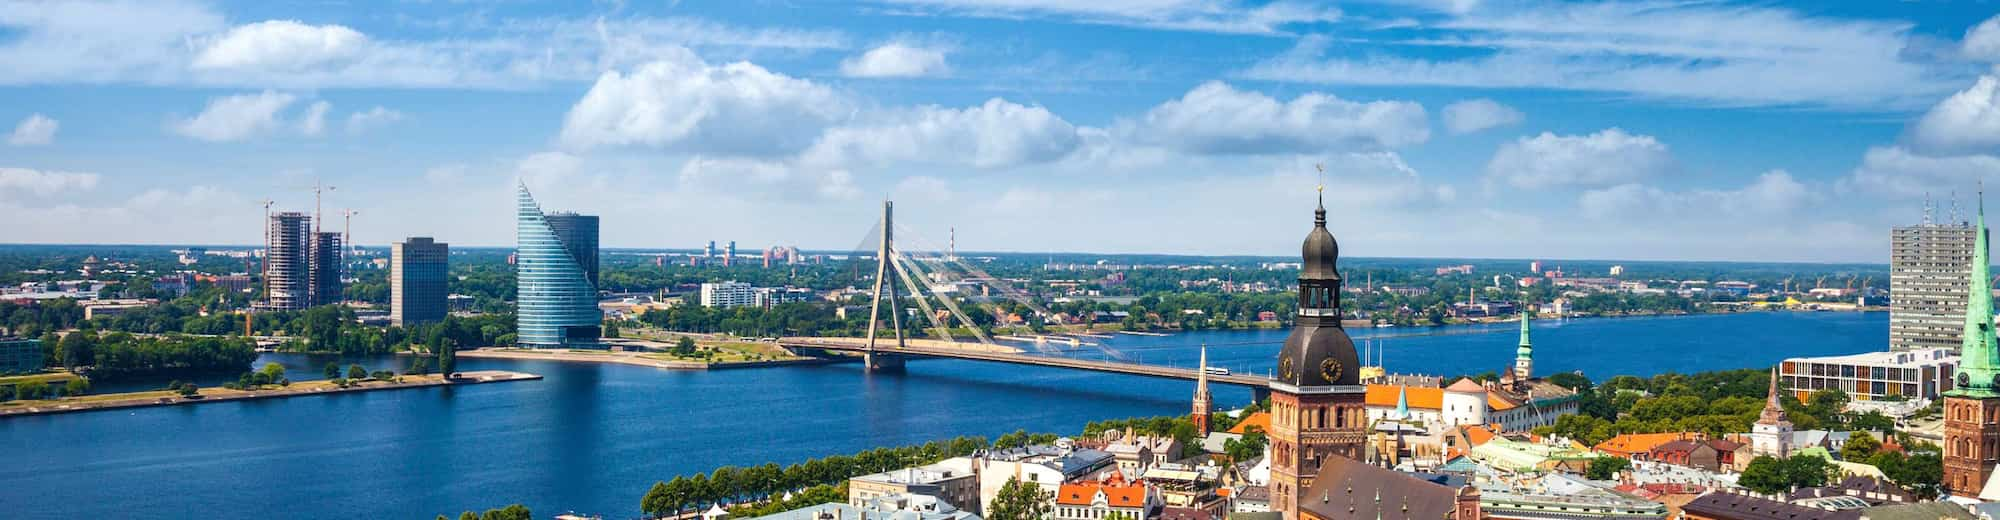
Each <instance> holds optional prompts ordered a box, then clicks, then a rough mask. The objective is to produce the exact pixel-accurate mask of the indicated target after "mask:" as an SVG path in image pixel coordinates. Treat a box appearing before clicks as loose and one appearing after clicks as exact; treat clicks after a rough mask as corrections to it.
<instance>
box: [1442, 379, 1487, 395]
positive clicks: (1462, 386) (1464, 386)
mask: <svg viewBox="0 0 2000 520" xmlns="http://www.w3.org/2000/svg"><path fill="white" fill-rule="evenodd" d="M1444 388H1445V389H1446V390H1450V391H1453V392H1465V393H1472V392H1484V391H1486V387H1485V386H1484V385H1481V384H1479V383H1478V382H1476V381H1473V380H1472V378H1470V377H1461V378H1458V382H1455V383H1452V384H1451V385H1449V386H1446V387H1444Z"/></svg>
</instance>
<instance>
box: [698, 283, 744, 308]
mask: <svg viewBox="0 0 2000 520" xmlns="http://www.w3.org/2000/svg"><path fill="white" fill-rule="evenodd" d="M756 304H757V290H756V289H755V288H752V287H750V284H748V283H744V282H734V281H732V282H721V283H705V284H701V306H703V307H720V308H729V307H741V306H745V305H756Z"/></svg>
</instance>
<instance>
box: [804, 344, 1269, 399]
mask: <svg viewBox="0 0 2000 520" xmlns="http://www.w3.org/2000/svg"><path fill="white" fill-rule="evenodd" d="M778 345H779V346H782V347H786V348H803V349H817V350H827V351H839V352H861V351H862V350H865V349H866V348H867V341H866V340H863V339H858V338H856V339H848V338H782V339H779V340H778ZM894 345H895V342H894V341H893V340H891V341H889V342H887V345H886V346H887V347H888V348H881V347H883V346H885V345H884V344H883V343H877V349H876V352H881V353H888V354H897V355H904V356H922V357H936V358H954V359H971V360H977V361H993V362H999V363H1014V364H1017V365H1037V366H1045V367H1058V368H1075V369H1082V370H1094V371H1098V372H1112V373H1118V374H1131V375H1138V376H1147V377H1158V378H1165V379H1181V380H1186V381H1193V380H1195V378H1196V377H1197V376H1198V375H1199V374H1197V373H1196V370H1194V369H1190V368H1173V367H1163V366H1155V365H1141V364H1136V363H1123V362H1118V361H1103V360H1094V359H1071V358H1062V357H1052V356H1035V355H1028V354H1022V353H1019V352H1004V351H1000V350H995V349H991V348H981V349H973V348H955V347H938V346H926V345H910V346H907V347H904V348H901V349H898V348H895V347H894ZM975 346H978V347H983V346H982V345H975ZM1208 382H1210V383H1213V384H1219V385H1236V386H1247V387H1253V388H1265V387H1269V386H1270V383H1271V380H1270V378H1267V377H1264V376H1260V375H1244V374H1229V375H1218V374H1209V375H1208Z"/></svg>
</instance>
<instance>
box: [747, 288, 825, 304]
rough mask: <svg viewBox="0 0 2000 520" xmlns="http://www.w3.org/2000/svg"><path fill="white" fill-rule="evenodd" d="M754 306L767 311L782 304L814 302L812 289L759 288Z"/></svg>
mask: <svg viewBox="0 0 2000 520" xmlns="http://www.w3.org/2000/svg"><path fill="white" fill-rule="evenodd" d="M755 292H756V293H757V294H756V297H755V298H756V301H755V302H754V305H756V306H758V307H763V308H766V309H769V308H772V307H777V306H778V304H781V303H799V302H809V301H812V300H813V292H812V289H807V288H804V287H758V288H757V289H756V290H755Z"/></svg>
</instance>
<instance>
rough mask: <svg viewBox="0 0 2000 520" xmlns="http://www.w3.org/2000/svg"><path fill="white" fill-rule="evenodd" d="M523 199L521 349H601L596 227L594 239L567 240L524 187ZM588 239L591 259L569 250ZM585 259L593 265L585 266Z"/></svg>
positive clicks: (518, 254) (518, 253) (518, 238)
mask: <svg viewBox="0 0 2000 520" xmlns="http://www.w3.org/2000/svg"><path fill="white" fill-rule="evenodd" d="M519 199H520V206H519V216H518V218H519V219H518V221H517V225H516V227H515V243H516V247H515V266H514V268H515V273H516V276H517V278H518V283H517V284H516V286H517V289H516V290H517V291H518V292H517V293H516V298H515V302H516V306H517V308H516V309H515V320H516V322H515V323H516V328H517V329H518V330H517V334H518V336H519V338H520V340H519V341H520V344H521V346H524V347H535V348H595V347H598V346H599V344H598V341H597V340H598V333H599V330H598V326H599V324H600V323H601V322H603V320H604V315H603V313H602V312H601V311H599V310H598V309H597V287H596V286H595V285H593V284H592V283H591V280H590V273H591V272H593V271H596V270H597V266H596V265H594V264H595V263H596V260H597V251H596V244H597V236H596V235H597V229H596V228H597V226H596V225H595V224H596V223H595V222H592V223H591V224H592V225H591V226H589V227H588V231H589V233H590V235H591V236H589V237H577V236H572V237H569V238H570V239H569V240H564V237H562V236H561V235H560V234H559V232H558V230H557V229H556V228H555V227H554V226H551V225H550V224H549V218H548V215H546V214H544V213H542V208H541V206H540V205H538V204H536V203H535V197H534V196H533V195H530V194H529V193H528V187H527V186H521V187H520V197H519ZM564 231H570V232H571V233H575V232H577V231H578V230H576V229H573V228H572V229H566V230H564ZM584 238H587V242H588V243H589V244H590V245H591V248H590V249H591V251H589V253H590V254H589V255H577V254H575V253H574V252H573V251H571V250H570V249H569V248H566V247H564V245H565V244H566V243H567V244H576V243H579V242H583V241H584V240H583V239H584ZM586 260H587V261H589V262H590V263H591V264H593V265H588V266H586V265H584V262H585V261H586Z"/></svg>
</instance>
